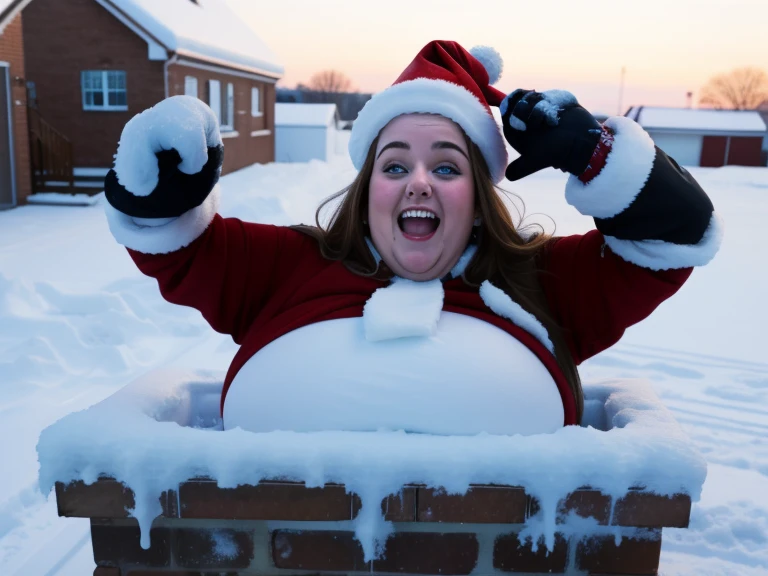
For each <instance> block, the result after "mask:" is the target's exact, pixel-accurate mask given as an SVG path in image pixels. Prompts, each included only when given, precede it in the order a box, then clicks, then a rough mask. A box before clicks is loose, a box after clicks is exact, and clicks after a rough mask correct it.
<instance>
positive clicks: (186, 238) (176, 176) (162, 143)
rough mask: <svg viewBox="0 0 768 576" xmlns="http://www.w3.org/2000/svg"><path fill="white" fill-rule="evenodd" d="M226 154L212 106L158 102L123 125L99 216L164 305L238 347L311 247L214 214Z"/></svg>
mask: <svg viewBox="0 0 768 576" xmlns="http://www.w3.org/2000/svg"><path fill="white" fill-rule="evenodd" d="M223 155H224V147H223V145H222V141H221V137H220V135H219V126H218V121H217V119H216V117H215V115H214V114H213V112H212V111H211V110H210V108H208V107H207V106H206V105H205V104H204V103H203V102H201V101H200V100H198V99H196V98H192V97H189V96H176V97H173V98H169V99H167V100H164V101H162V102H160V103H159V104H157V105H156V106H154V107H153V108H150V109H149V110H146V111H144V112H142V113H141V114H139V115H137V116H136V117H134V118H133V119H132V120H131V121H130V122H128V124H126V126H125V128H124V130H123V134H122V136H121V138H120V145H119V147H118V151H117V154H116V156H115V168H114V170H111V171H110V172H109V174H108V175H107V178H106V181H105V195H106V198H107V201H108V204H107V205H106V206H105V209H106V214H107V219H108V222H109V227H110V230H111V231H112V234H113V236H114V237H115V239H116V240H117V241H118V242H119V243H120V244H122V245H123V246H125V247H126V248H127V249H128V252H129V254H130V255H131V257H132V258H133V260H134V262H135V263H136V265H137V266H138V268H139V269H140V270H141V271H142V272H143V273H144V274H146V275H148V276H151V277H153V278H155V279H156V280H157V281H158V285H159V287H160V291H161V293H162V295H163V297H164V298H165V299H166V300H168V301H169V302H173V303H174V304H181V305H183V306H190V307H193V308H196V309H197V310H199V311H200V312H201V313H202V315H203V316H204V317H205V319H206V320H207V321H208V323H209V324H210V325H211V327H212V328H213V329H214V330H216V331H218V332H222V333H225V334H231V335H232V337H233V338H234V340H235V341H236V342H240V341H241V338H242V337H243V336H244V333H245V331H246V330H247V328H248V326H249V325H250V324H251V322H252V320H253V319H254V318H255V316H256V315H257V314H258V312H259V311H260V310H261V308H262V306H263V305H264V303H265V302H266V301H267V300H268V298H269V296H270V295H271V294H272V293H273V292H274V290H275V289H276V287H277V286H279V285H280V284H281V283H282V282H283V281H284V280H285V279H286V278H287V277H288V275H290V274H291V273H292V270H293V264H295V262H296V260H297V259H298V258H299V256H300V255H301V253H303V252H304V251H305V250H307V249H308V248H309V246H308V245H307V242H308V240H307V238H306V237H304V236H303V235H301V234H299V233H297V232H294V231H292V230H289V229H286V228H280V227H276V226H268V225H261V224H252V223H246V222H242V221H240V220H238V219H236V218H226V219H225V218H222V217H221V216H219V215H218V214H217V211H218V208H219V195H220V188H219V186H218V184H217V182H218V179H219V175H220V173H221V165H222V161H223ZM292 263H293V264H292Z"/></svg>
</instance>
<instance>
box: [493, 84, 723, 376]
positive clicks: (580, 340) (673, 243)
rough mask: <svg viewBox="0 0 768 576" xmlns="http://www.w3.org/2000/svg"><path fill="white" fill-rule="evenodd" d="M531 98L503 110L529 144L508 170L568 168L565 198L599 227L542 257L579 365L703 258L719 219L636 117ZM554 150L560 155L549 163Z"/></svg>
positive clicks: (558, 97) (552, 300) (563, 98)
mask: <svg viewBox="0 0 768 576" xmlns="http://www.w3.org/2000/svg"><path fill="white" fill-rule="evenodd" d="M527 94H528V95H525V94H524V95H521V94H515V93H513V94H512V95H510V97H509V100H510V102H509V103H508V107H507V109H506V110H505V112H506V115H507V118H506V123H505V133H507V132H509V131H514V132H513V133H512V139H511V142H515V141H517V142H519V141H520V140H523V139H524V140H525V141H526V142H527V143H528V144H527V146H528V149H527V152H528V153H527V155H526V154H525V153H524V154H523V156H522V157H521V159H520V160H519V161H517V164H516V163H513V164H512V165H510V169H509V170H508V175H509V174H510V172H512V174H511V175H512V177H513V178H514V177H516V176H519V175H521V174H522V175H523V176H524V175H527V174H528V173H531V172H532V171H535V170H538V169H540V168H543V167H545V166H546V165H552V166H555V167H558V168H561V169H563V170H565V171H568V172H570V173H571V176H570V177H569V180H568V183H567V185H566V199H567V200H568V202H569V203H570V204H571V205H573V206H574V207H576V208H577V209H578V210H579V211H580V212H581V213H582V214H585V215H588V216H592V217H593V218H594V219H595V225H596V227H597V230H595V231H592V232H589V233H587V234H585V235H583V236H580V235H577V236H570V237H566V238H557V239H554V240H553V241H552V242H551V243H550V245H549V246H548V247H547V249H545V250H544V251H543V252H542V254H541V256H540V265H541V269H542V273H541V275H540V278H541V283H542V286H543V288H544V291H545V293H546V295H547V300H548V302H549V305H550V309H551V311H552V313H553V315H554V316H555V319H556V320H557V321H558V322H559V323H560V325H561V326H562V328H563V329H564V334H565V337H566V340H567V341H568V343H569V346H570V349H571V352H572V354H573V357H574V359H575V361H576V362H577V363H580V362H582V361H584V360H586V359H587V358H589V357H591V356H593V355H595V354H597V353H598V352H600V351H602V350H605V349H606V348H608V347H609V346H611V345H613V344H614V343H615V342H616V341H618V340H619V338H621V336H622V335H623V333H624V331H625V330H626V328H628V327H629V326H631V325H633V324H635V323H637V322H639V321H640V320H642V319H644V318H646V317H647V316H648V315H649V314H650V313H651V312H653V310H654V309H656V307H658V306H659V304H661V303H662V302H663V301H664V300H666V299H667V298H669V297H670V296H672V295H673V294H674V293H675V292H677V290H679V288H680V287H681V286H682V284H683V283H684V282H685V281H686V279H687V278H688V277H689V276H690V274H691V271H692V267H694V266H703V265H704V264H706V263H708V262H709V261H710V260H711V259H712V258H713V257H714V255H715V254H716V252H717V250H718V248H719V246H720V242H721V240H722V224H721V222H720V219H719V218H718V216H717V215H716V214H715V212H714V209H713V206H712V203H711V201H710V199H709V198H708V197H707V195H706V194H705V193H704V191H703V190H702V189H701V187H700V186H699V184H698V183H697V182H696V181H695V180H694V178H693V177H692V176H691V175H690V173H688V172H687V171H686V170H685V169H684V168H681V167H680V166H678V165H677V163H676V162H675V161H674V160H673V159H671V158H670V157H669V156H667V155H666V154H665V153H664V152H663V151H662V150H660V149H659V148H657V147H655V146H654V144H653V141H652V140H651V138H650V136H648V134H647V133H646V132H645V131H644V130H643V129H642V128H641V127H640V126H639V125H638V124H636V123H635V122H633V121H632V120H630V119H628V118H622V117H616V118H610V119H609V120H608V121H606V123H605V126H600V125H599V124H598V123H597V122H596V121H594V119H593V118H591V116H589V115H588V113H587V112H586V111H585V110H584V109H583V108H581V107H580V106H578V104H577V103H576V100H575V98H573V96H571V95H570V94H568V93H562V92H556V93H555V94H553V95H552V97H550V98H547V94H546V93H545V94H543V95H534V94H535V93H530V92H528V93H527ZM523 99H525V100H527V102H525V103H524V104H523V105H519V102H520V100H523ZM541 101H544V104H539V102H541ZM537 104H538V110H539V111H538V112H537V111H536V110H535V109H536V107H537ZM517 114H520V116H517ZM510 115H514V116H515V117H514V119H512V120H511V122H510V121H509V116H510ZM521 117H524V118H525V119H526V120H527V124H519V123H518V121H520V119H521ZM537 126H538V127H539V129H538V130H537ZM526 128H527V129H530V133H529V134H528V135H523V134H522V133H524V132H525V131H526ZM560 128H564V129H560ZM553 134H555V135H556V136H555V137H553ZM531 135H533V138H531ZM508 139H509V136H508ZM531 142H532V143H531ZM548 142H549V143H551V144H550V147H549V148H547V147H546V144H547V143H548ZM546 150H549V151H546ZM551 153H554V154H555V156H556V157H557V158H556V160H554V161H551V159H550V160H549V161H550V163H549V164H546V161H548V156H547V154H551ZM550 158H551V157H550ZM520 177H521V176H520Z"/></svg>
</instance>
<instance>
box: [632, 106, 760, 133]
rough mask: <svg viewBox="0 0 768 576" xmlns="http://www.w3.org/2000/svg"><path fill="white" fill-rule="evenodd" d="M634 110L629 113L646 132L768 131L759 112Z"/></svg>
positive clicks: (651, 108) (674, 109) (678, 109)
mask: <svg viewBox="0 0 768 576" xmlns="http://www.w3.org/2000/svg"><path fill="white" fill-rule="evenodd" d="M637 112H638V109H637V108H632V109H631V110H630V111H629V112H628V113H627V116H629V117H630V118H632V119H635V120H637V121H638V123H639V124H640V125H641V126H642V127H643V128H645V129H646V130H652V129H657V130H660V129H664V130H706V131H712V132H717V131H723V132H756V133H762V134H765V133H766V132H767V131H768V127H766V125H765V122H763V119H762V117H761V116H760V113H759V112H755V111H750V110H746V111H744V110H698V109H689V108H654V107H651V106H644V107H642V109H641V110H640V118H639V120H638V119H637V118H636V116H637Z"/></svg>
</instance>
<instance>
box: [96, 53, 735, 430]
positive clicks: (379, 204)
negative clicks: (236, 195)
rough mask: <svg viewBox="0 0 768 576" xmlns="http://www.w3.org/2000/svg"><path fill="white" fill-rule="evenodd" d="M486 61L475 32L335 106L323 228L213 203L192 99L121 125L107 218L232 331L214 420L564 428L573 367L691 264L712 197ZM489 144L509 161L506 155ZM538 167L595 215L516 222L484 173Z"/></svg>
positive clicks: (168, 291) (568, 105)
mask: <svg viewBox="0 0 768 576" xmlns="http://www.w3.org/2000/svg"><path fill="white" fill-rule="evenodd" d="M500 72H501V59H500V58H499V57H498V54H497V53H496V52H495V51H494V50H492V49H490V48H487V47H481V48H477V49H473V50H472V51H471V52H468V51H466V50H464V49H463V48H462V47H461V46H460V45H459V44H457V43H455V42H447V41H435V42H431V43H429V44H428V45H427V46H425V47H424V48H423V49H422V50H421V52H419V54H418V55H417V56H416V58H415V59H414V61H413V62H412V63H411V64H410V65H409V66H408V67H407V68H406V69H405V71H404V72H403V73H402V74H401V76H400V77H399V78H398V79H397V81H396V82H395V83H394V84H393V85H392V86H391V87H389V88H388V89H386V90H384V91H383V92H381V93H379V94H376V95H375V96H374V97H373V98H372V99H371V100H370V101H369V102H368V103H367V104H366V106H365V108H364V109H363V110H362V111H361V112H360V115H359V116H358V118H357V120H356V121H355V123H354V126H353V129H352V135H351V139H350V144H349V150H350V154H351V157H352V161H353V163H354V165H355V167H356V168H357V169H358V170H359V174H358V176H357V178H356V179H355V181H354V182H353V183H352V184H351V185H350V186H349V187H348V188H347V189H345V190H344V191H342V192H341V193H340V197H339V198H338V200H339V201H340V203H339V204H338V207H337V208H336V210H335V212H334V215H333V217H332V219H331V221H330V223H329V224H328V225H327V227H325V228H321V227H320V225H319V224H318V226H317V227H310V226H298V227H280V226H269V225H262V224H255V223H249V222H243V221H241V220H239V219H236V218H226V219H225V218H222V217H221V216H219V215H218V214H217V209H218V203H219V187H218V186H217V184H216V183H217V180H218V177H219V174H220V170H221V163H222V159H223V145H222V140H221V137H220V135H219V128H218V123H217V121H216V118H215V116H214V115H213V113H212V112H211V110H210V109H209V108H208V107H207V106H205V104H203V103H202V102H200V101H199V100H197V99H194V98H190V97H184V96H178V97H174V98H170V99H167V100H165V101H163V102H161V103H159V104H158V105H157V106H155V107H153V108H151V109H149V110H147V111H145V112H143V113H141V114H139V115H138V116H136V117H135V118H133V119H132V120H131V121H130V122H129V123H128V124H127V125H126V126H125V129H124V131H123V134H122V137H121V140H120V145H119V147H118V151H117V155H116V160H115V169H114V170H113V171H110V173H109V175H108V176H107V179H106V184H105V186H106V197H107V200H108V202H109V204H108V205H107V207H106V210H107V216H108V220H109V225H110V228H111V230H112V233H113V234H114V236H115V238H116V239H117V241H118V242H119V243H121V244H123V245H124V246H126V248H128V251H129V253H130V255H131V257H132V258H133V260H134V261H135V263H136V265H137V266H138V267H139V269H140V270H141V271H142V272H143V273H144V274H147V275H149V276H151V277H153V278H156V279H157V281H158V284H159V287H160V291H161V292H162V295H163V296H164V297H165V299H166V300H168V301H169V302H173V303H176V304H181V305H185V306H191V307H194V308H196V309H197V310H199V311H200V312H201V313H202V314H203V316H204V317H205V319H206V320H207V321H208V322H209V323H210V325H211V327H212V328H213V329H214V330H216V331H218V332H221V333H225V334H230V335H231V336H232V338H233V339H234V341H235V342H236V343H238V344H239V345H240V349H239V351H238V352H237V354H236V355H235V358H234V360H233V361H232V364H231V366H230V368H229V371H228V373H227V376H226V380H225V383H224V389H223V393H222V399H221V406H222V413H223V419H224V425H225V427H226V428H234V427H241V428H244V429H246V430H252V431H256V432H261V431H271V430H277V429H285V430H297V431H317V430H358V431H359V430H379V429H390V430H405V431H408V432H423V433H434V434H477V433H481V432H487V433H491V434H516V433H522V434H533V433H541V432H552V431H555V430H557V429H558V428H560V427H562V426H563V425H570V424H578V423H579V422H580V419H581V414H582V409H583V398H582V393H581V385H580V381H579V375H578V372H577V369H576V366H577V365H579V364H580V363H581V362H583V361H584V360H586V359H587V358H589V357H591V356H594V355H595V354H597V353H599V352H601V351H602V350H605V349H606V348H608V347H609V346H611V345H613V344H614V343H615V342H616V341H618V340H619V338H620V337H621V335H622V334H623V332H624V330H625V329H626V328H627V327H629V326H631V325H633V324H635V323H637V322H639V321H640V320H642V319H643V318H645V317H647V316H648V315H649V314H650V313H651V312H652V311H653V310H654V309H655V308H656V307H657V306H658V305H659V304H660V303H661V302H663V301H664V300H666V299H667V298H669V297H670V296H672V295H673V294H674V293H675V292H676V291H677V290H678V289H679V288H680V286H681V285H682V284H683V282H685V280H686V279H687V278H688V277H689V275H690V274H691V270H692V267H693V266H701V265H704V264H706V263H707V262H708V261H709V260H711V259H712V257H713V256H714V255H715V253H716V252H717V249H718V247H719V244H720V241H721V236H722V233H721V224H720V222H719V219H718V218H717V216H716V215H715V214H714V211H713V207H712V203H711V202H710V200H709V198H708V197H707V196H706V194H705V193H704V192H703V190H702V189H701V188H700V187H699V185H698V184H697V183H696V181H695V180H694V179H693V178H692V177H691V175H690V174H689V173H688V172H687V171H685V170H684V169H683V168H681V167H680V166H678V165H677V163H676V162H675V161H674V160H673V159H671V158H669V157H668V156H667V155H666V154H665V153H664V152H663V151H662V150H660V149H658V148H656V147H655V146H654V144H653V142H652V141H651V138H650V137H649V136H648V134H647V133H645V132H644V131H643V130H642V128H640V126H638V125H637V124H636V123H634V122H633V121H632V120H630V119H628V118H623V117H616V118H610V119H609V120H607V121H606V122H605V124H604V125H600V124H599V123H598V122H596V121H595V119H594V118H593V117H592V116H591V115H590V114H589V113H588V112H587V111H586V110H585V109H584V108H582V107H581V106H580V105H579V104H578V102H577V101H576V99H575V98H574V97H573V96H572V95H571V94H569V93H568V92H564V91H549V92H544V93H537V92H534V91H527V90H516V91H514V92H512V93H511V94H509V95H505V94H503V93H501V92H499V91H498V90H496V89H495V88H493V87H492V86H491V85H492V84H493V83H494V82H495V81H496V80H497V79H498V77H499V74H500ZM491 106H498V107H499V108H500V110H501V115H502V129H500V127H499V126H498V125H497V123H496V121H495V120H494V118H493V115H492V113H491V108H490V107H491ZM502 132H503V133H502ZM504 138H506V140H507V142H509V144H510V145H511V146H512V147H513V148H514V149H515V150H517V151H518V152H519V153H520V155H521V156H520V158H519V159H517V160H515V161H514V162H512V164H510V165H509V166H507V153H506V147H505V142H504ZM547 167H554V168H558V169H560V170H562V171H565V172H569V173H570V174H571V176H570V177H569V179H568V182H567V185H566V189H565V196H566V200H567V201H568V202H569V203H570V204H571V205H573V206H575V207H576V208H577V209H578V210H579V211H580V212H581V213H582V214H586V215H589V216H592V217H593V218H594V220H595V225H596V230H593V231H591V232H588V233H587V234H584V235H576V236H569V237H564V238H553V237H548V236H545V235H538V236H533V237H530V236H529V237H523V236H522V235H521V234H520V233H519V232H518V231H517V230H516V229H515V226H514V223H513V221H512V218H511V217H510V214H509V212H508V210H507V208H506V207H505V205H504V203H503V202H502V200H501V198H500V196H499V194H498V193H497V191H496V189H495V187H494V186H495V184H497V183H499V182H501V181H502V180H503V179H504V176H505V175H506V177H507V178H508V179H509V180H519V179H521V178H524V177H525V176H527V175H529V174H531V173H533V172H536V171H538V170H540V169H543V168H547ZM436 406H439V408H438V410H439V414H434V412H435V410H436V408H435V407H436Z"/></svg>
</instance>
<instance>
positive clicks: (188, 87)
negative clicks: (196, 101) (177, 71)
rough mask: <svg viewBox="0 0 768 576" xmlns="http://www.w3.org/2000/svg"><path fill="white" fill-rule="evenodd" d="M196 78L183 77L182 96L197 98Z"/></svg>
mask: <svg viewBox="0 0 768 576" xmlns="http://www.w3.org/2000/svg"><path fill="white" fill-rule="evenodd" d="M197 94H198V92H197V78H196V77H194V76H184V95H185V96H194V97H195V98H197V97H198V96H197Z"/></svg>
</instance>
